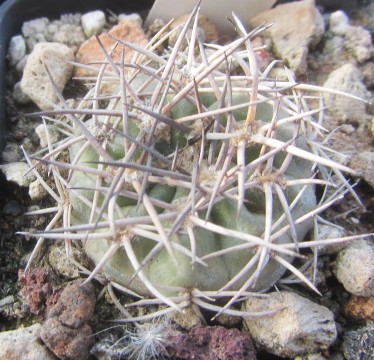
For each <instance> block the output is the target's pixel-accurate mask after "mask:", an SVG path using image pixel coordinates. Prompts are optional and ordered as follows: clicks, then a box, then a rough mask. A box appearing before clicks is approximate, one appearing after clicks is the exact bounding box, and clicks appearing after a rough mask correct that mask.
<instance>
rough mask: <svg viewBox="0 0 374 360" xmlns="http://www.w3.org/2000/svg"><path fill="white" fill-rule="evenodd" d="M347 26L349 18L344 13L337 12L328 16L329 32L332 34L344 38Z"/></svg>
mask: <svg viewBox="0 0 374 360" xmlns="http://www.w3.org/2000/svg"><path fill="white" fill-rule="evenodd" d="M349 26H350V25H349V18H348V16H347V14H346V13H345V12H344V11H342V10H338V11H335V12H333V13H332V14H331V15H330V21H329V30H330V32H332V33H333V34H335V35H340V36H344V35H345V34H346V32H347V30H348V28H349Z"/></svg>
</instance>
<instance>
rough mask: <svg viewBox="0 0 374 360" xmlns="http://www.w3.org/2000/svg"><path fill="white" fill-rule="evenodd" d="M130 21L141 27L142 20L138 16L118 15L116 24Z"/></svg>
mask: <svg viewBox="0 0 374 360" xmlns="http://www.w3.org/2000/svg"><path fill="white" fill-rule="evenodd" d="M127 21H132V22H134V23H137V24H138V25H139V26H142V24H143V20H142V18H141V16H140V15H139V14H136V13H134V14H119V15H118V22H119V23H121V22H127Z"/></svg>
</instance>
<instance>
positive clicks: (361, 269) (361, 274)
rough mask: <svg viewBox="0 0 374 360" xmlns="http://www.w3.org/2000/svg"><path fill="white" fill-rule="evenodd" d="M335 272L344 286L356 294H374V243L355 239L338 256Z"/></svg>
mask: <svg viewBox="0 0 374 360" xmlns="http://www.w3.org/2000/svg"><path fill="white" fill-rule="evenodd" d="M334 273H335V276H336V277H337V279H338V280H339V281H340V282H341V283H342V284H343V286H344V288H345V289H346V290H347V291H348V292H349V293H351V294H353V295H356V296H367V297H371V296H374V245H373V244H371V243H369V242H367V241H364V240H361V241H355V242H354V243H352V244H351V246H349V247H348V248H346V249H344V250H343V251H341V252H340V253H339V255H338V257H337V258H336V262H335V266H334Z"/></svg>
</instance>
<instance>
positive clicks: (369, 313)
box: [345, 295, 374, 321]
mask: <svg viewBox="0 0 374 360" xmlns="http://www.w3.org/2000/svg"><path fill="white" fill-rule="evenodd" d="M345 312H346V314H347V315H349V316H351V317H354V318H357V319H365V320H371V321H374V297H363V296H355V295H352V296H351V298H350V299H349V301H348V303H347V305H346V307H345Z"/></svg>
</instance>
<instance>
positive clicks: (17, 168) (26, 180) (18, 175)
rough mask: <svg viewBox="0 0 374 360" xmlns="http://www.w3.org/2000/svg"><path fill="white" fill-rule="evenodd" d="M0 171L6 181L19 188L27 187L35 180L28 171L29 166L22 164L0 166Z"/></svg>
mask: <svg viewBox="0 0 374 360" xmlns="http://www.w3.org/2000/svg"><path fill="white" fill-rule="evenodd" d="M0 170H1V171H2V172H3V173H4V175H5V177H6V179H7V180H8V181H13V182H15V183H16V184H18V185H19V186H25V187H26V186H29V185H30V183H31V182H32V181H34V180H35V176H34V174H33V173H32V172H30V171H29V170H30V168H29V166H28V165H27V164H26V163H24V162H14V163H9V164H5V165H0Z"/></svg>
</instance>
